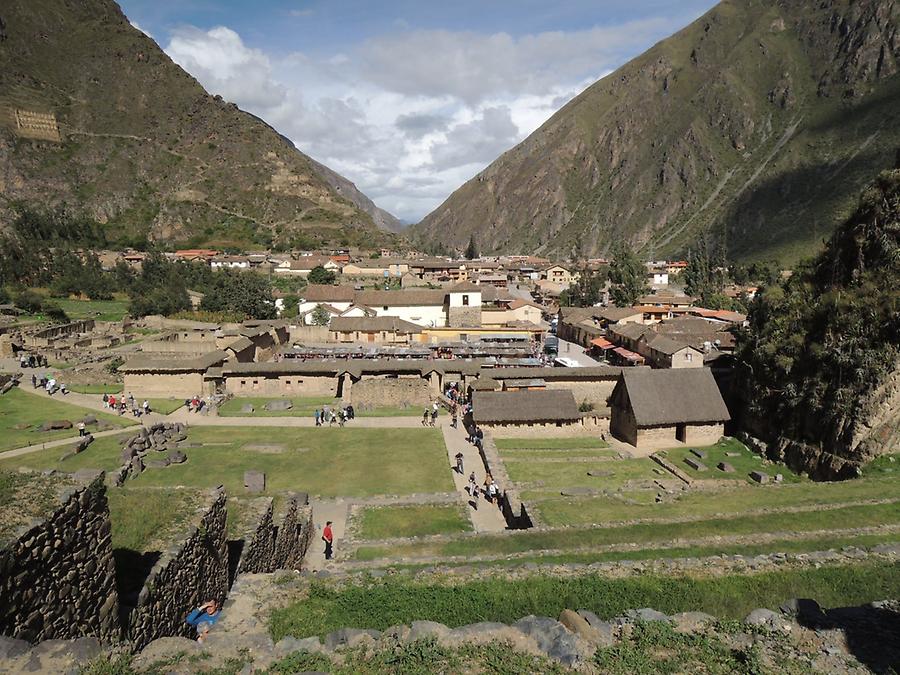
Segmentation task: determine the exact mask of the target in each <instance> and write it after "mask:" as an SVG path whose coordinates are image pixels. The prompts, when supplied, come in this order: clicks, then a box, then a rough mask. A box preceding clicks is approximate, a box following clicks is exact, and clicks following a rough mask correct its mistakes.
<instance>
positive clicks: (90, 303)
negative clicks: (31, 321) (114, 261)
mask: <svg viewBox="0 0 900 675" xmlns="http://www.w3.org/2000/svg"><path fill="white" fill-rule="evenodd" d="M47 300H48V301H50V302H52V303H53V304H55V305H57V306H58V307H60V308H61V309H62V310H63V311H64V312H65V313H66V314H67V315H68V317H69V318H70V319H72V320H73V321H78V320H80V319H96V320H97V321H121V320H122V319H123V318H124V317H125V316H126V315H127V314H128V304H129V300H128V296H127V295H125V294H124V293H116V294H115V295H114V297H113V299H112V300H74V299H72V298H49V297H48V298H47ZM34 316H35V318H37V319H44V318H46V317H44V316H43V315H42V314H36V315H34Z"/></svg>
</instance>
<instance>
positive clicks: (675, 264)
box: [666, 260, 688, 277]
mask: <svg viewBox="0 0 900 675" xmlns="http://www.w3.org/2000/svg"><path fill="white" fill-rule="evenodd" d="M687 266H688V264H687V261H685V260H674V261H670V262H667V263H666V272H668V273H669V276H670V277H677V276H678V275H680V274H681V273H682V272H684V270H685V269H686V268H687Z"/></svg>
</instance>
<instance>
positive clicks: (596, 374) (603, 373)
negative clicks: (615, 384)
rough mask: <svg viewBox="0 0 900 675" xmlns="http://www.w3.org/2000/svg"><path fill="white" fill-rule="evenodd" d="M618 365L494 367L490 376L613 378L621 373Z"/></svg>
mask: <svg viewBox="0 0 900 675" xmlns="http://www.w3.org/2000/svg"><path fill="white" fill-rule="evenodd" d="M622 370H623V368H621V367H620V366H601V365H596V366H585V367H583V368H551V367H547V368H495V369H494V370H492V371H491V377H492V378H494V379H495V380H536V379H541V380H570V379H574V378H581V379H589V380H614V379H616V378H618V377H619V375H621V374H622Z"/></svg>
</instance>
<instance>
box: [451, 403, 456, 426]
mask: <svg viewBox="0 0 900 675" xmlns="http://www.w3.org/2000/svg"><path fill="white" fill-rule="evenodd" d="M450 427H451V428H453V429H455V428H456V404H455V403H454V404H453V407H452V408H451V409H450Z"/></svg>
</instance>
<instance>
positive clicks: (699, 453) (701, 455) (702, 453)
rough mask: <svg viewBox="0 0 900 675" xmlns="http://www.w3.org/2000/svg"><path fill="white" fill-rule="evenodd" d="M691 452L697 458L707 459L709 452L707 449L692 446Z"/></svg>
mask: <svg viewBox="0 0 900 675" xmlns="http://www.w3.org/2000/svg"><path fill="white" fill-rule="evenodd" d="M691 454H692V455H694V457H696V458H697V459H706V458H707V454H706V450H698V449H697V448H691Z"/></svg>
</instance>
